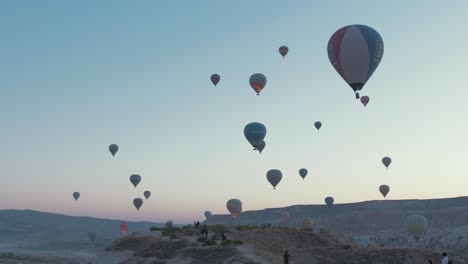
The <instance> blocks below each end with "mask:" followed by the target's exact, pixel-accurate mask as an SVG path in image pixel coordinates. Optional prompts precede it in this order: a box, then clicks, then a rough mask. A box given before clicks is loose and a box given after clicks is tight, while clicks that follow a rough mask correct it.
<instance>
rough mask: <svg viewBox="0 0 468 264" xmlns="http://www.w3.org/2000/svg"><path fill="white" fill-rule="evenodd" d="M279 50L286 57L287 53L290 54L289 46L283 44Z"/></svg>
mask: <svg viewBox="0 0 468 264" xmlns="http://www.w3.org/2000/svg"><path fill="white" fill-rule="evenodd" d="M278 51H279V53H280V54H281V56H283V59H284V57H286V54H288V51H289V48H288V47H286V46H281V47H280V48H279V50H278Z"/></svg>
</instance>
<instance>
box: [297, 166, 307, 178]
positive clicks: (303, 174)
mask: <svg viewBox="0 0 468 264" xmlns="http://www.w3.org/2000/svg"><path fill="white" fill-rule="evenodd" d="M307 173H309V172H308V171H307V169H304V168H302V169H300V170H299V175H300V176H301V177H302V179H304V178H305V176H307Z"/></svg>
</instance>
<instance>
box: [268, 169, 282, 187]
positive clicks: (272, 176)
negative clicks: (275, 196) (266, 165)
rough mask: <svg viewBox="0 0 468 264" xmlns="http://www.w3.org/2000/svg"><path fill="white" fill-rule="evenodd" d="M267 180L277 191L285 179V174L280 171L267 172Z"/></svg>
mask: <svg viewBox="0 0 468 264" xmlns="http://www.w3.org/2000/svg"><path fill="white" fill-rule="evenodd" d="M266 177H267V180H268V181H269V182H270V184H271V185H272V186H273V189H276V185H278V183H279V182H280V181H281V178H283V173H281V171H280V170H276V169H272V170H269V171H268V172H267V175H266Z"/></svg>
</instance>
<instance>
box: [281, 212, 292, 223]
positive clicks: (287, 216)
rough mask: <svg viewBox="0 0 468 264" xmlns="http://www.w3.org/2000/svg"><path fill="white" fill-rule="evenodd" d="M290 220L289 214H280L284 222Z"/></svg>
mask: <svg viewBox="0 0 468 264" xmlns="http://www.w3.org/2000/svg"><path fill="white" fill-rule="evenodd" d="M289 218H291V214H290V213H289V212H282V213H281V220H283V221H284V222H286V221H288V220H289Z"/></svg>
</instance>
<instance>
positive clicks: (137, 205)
mask: <svg viewBox="0 0 468 264" xmlns="http://www.w3.org/2000/svg"><path fill="white" fill-rule="evenodd" d="M133 205H134V206H135V208H136V209H137V211H138V210H140V207H141V206H142V205H143V199H141V198H135V199H133Z"/></svg>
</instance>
